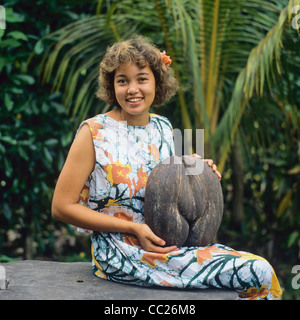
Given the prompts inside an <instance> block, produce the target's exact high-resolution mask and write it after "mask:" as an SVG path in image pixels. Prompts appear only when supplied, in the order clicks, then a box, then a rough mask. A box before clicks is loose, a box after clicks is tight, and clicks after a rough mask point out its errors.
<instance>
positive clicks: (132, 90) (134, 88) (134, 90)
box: [127, 82, 139, 94]
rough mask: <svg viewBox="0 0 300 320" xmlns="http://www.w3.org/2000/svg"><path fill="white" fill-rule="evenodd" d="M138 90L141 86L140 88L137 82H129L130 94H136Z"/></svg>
mask: <svg viewBox="0 0 300 320" xmlns="http://www.w3.org/2000/svg"><path fill="white" fill-rule="evenodd" d="M138 90H139V88H138V85H137V83H135V82H130V83H129V86H128V90H127V92H128V93H129V94H135V93H137V92H138Z"/></svg>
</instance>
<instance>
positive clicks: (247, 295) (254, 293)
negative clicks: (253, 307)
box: [239, 285, 269, 300]
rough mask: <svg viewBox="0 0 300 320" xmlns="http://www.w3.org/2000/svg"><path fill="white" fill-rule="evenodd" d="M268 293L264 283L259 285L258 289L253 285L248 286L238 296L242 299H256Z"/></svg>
mask: <svg viewBox="0 0 300 320" xmlns="http://www.w3.org/2000/svg"><path fill="white" fill-rule="evenodd" d="M268 293H269V290H268V289H267V286H266V285H263V286H261V287H260V288H259V289H256V288H255V287H251V288H249V289H248V290H247V291H246V292H242V293H241V294H240V295H239V296H240V298H242V299H248V300H257V299H258V298H265V297H266V296H267V295H268Z"/></svg>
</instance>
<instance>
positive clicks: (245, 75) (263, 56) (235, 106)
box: [215, 0, 300, 170]
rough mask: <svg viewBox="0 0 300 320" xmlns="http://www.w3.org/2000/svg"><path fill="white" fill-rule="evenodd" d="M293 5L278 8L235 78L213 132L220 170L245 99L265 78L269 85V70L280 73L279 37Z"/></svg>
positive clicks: (259, 91)
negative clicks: (276, 18) (263, 36)
mask: <svg viewBox="0 0 300 320" xmlns="http://www.w3.org/2000/svg"><path fill="white" fill-rule="evenodd" d="M296 4H300V1H299V0H290V1H289V5H288V6H286V7H285V8H284V9H283V10H282V11H281V13H280V15H279V18H278V21H277V23H276V25H275V26H274V27H273V28H272V29H271V30H270V31H269V32H268V33H267V35H266V37H265V38H264V39H262V40H261V41H260V42H259V44H258V45H257V46H256V47H255V48H253V49H252V51H251V53H250V55H249V58H248V61H247V64H246V66H245V67H244V68H243V69H242V71H241V72H240V73H239V75H238V77H237V80H236V82H235V86H234V90H233V94H232V98H231V101H230V103H229V106H228V109H227V110H226V112H225V114H224V116H223V118H222V120H221V122H220V124H219V126H218V128H217V131H216V135H215V143H216V144H217V145H218V146H222V148H221V151H220V162H219V164H218V168H219V169H220V170H223V169H224V166H225V161H226V159H227V156H228V153H229V150H230V146H231V143H232V142H233V141H234V137H235V134H236V132H237V129H238V127H239V124H240V121H241V118H242V115H243V113H244V110H245V108H246V106H247V103H248V101H249V100H250V99H251V97H252V96H253V95H254V94H255V93H256V94H258V95H259V94H262V92H263V88H264V84H265V80H266V79H267V82H268V84H269V85H270V82H269V73H270V70H272V72H277V73H278V74H280V51H281V38H282V34H283V32H284V31H285V29H286V28H287V27H288V26H290V24H291V19H292V16H293V15H292V13H291V8H292V7H293V6H295V5H296ZM273 60H275V66H276V71H275V70H273V69H274V68H273ZM270 89H271V88H270Z"/></svg>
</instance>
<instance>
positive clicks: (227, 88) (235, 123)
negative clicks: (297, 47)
mask: <svg viewBox="0 0 300 320" xmlns="http://www.w3.org/2000/svg"><path fill="white" fill-rule="evenodd" d="M298 4H300V1H299V0H290V1H287V0H273V1H261V0H260V1H258V0H247V1H246V0H242V1H232V0H230V1H229V0H222V1H221V0H216V1H210V0H199V1H197V2H195V1H190V0H183V1H178V0H165V1H162V0H155V1H153V2H147V3H144V2H141V1H134V0H125V1H122V2H119V1H108V2H106V6H105V4H104V2H103V1H99V2H98V7H97V13H96V14H95V15H93V16H88V17H85V18H83V19H79V20H78V21H76V22H73V23H72V24H70V25H67V26H65V27H63V28H61V29H59V30H58V31H56V32H54V33H52V34H51V35H50V38H51V37H52V39H54V40H55V41H54V42H52V44H51V45H50V46H49V47H48V50H47V53H46V55H45V60H44V63H43V64H42V65H41V70H42V75H43V78H42V79H43V81H44V82H47V81H50V78H51V75H53V74H54V76H55V77H54V79H52V81H53V90H60V89H61V87H62V85H63V83H64V88H65V96H64V103H65V105H66V106H67V107H68V108H69V110H70V109H72V113H73V115H79V118H80V119H83V118H84V117H85V116H86V115H87V114H88V112H89V111H90V109H91V108H93V111H94V110H95V106H98V107H97V108H96V110H102V111H104V110H106V109H107V108H109V106H105V105H103V104H102V105H101V102H98V101H97V100H96V99H95V95H94V93H95V90H96V86H97V75H98V64H99V61H100V59H101V56H102V55H103V54H104V52H105V50H106V47H107V45H108V44H111V43H112V42H114V41H115V40H119V39H120V38H126V37H128V36H130V35H132V34H133V33H141V34H143V35H145V36H148V37H150V38H153V40H154V41H155V43H157V44H158V46H165V47H166V49H167V50H168V52H169V54H171V56H172V59H173V69H174V72H175V73H176V75H177V78H178V79H179V82H180V84H181V90H180V92H179V95H178V104H179V106H180V110H181V116H182V124H183V127H184V128H195V127H197V128H199V127H203V128H204V129H205V133H206V134H205V137H206V138H205V139H206V141H209V145H211V147H210V148H209V147H208V144H207V146H206V147H207V150H208V148H209V152H208V154H211V155H214V156H215V157H216V156H218V159H219V160H218V163H219V168H220V170H221V171H222V170H223V169H224V166H225V162H226V159H227V157H228V153H229V151H230V146H231V145H232V143H233V142H234V141H235V139H234V138H235V135H236V132H237V130H238V128H239V124H240V121H241V119H242V116H243V113H244V110H245V109H246V106H247V105H248V104H249V101H250V99H251V97H252V96H253V95H254V94H262V93H263V89H264V84H265V83H266V82H267V83H268V85H269V87H271V86H272V80H275V81H276V78H278V75H280V50H281V38H282V34H283V33H284V32H285V31H286V30H287V29H291V21H292V19H293V17H294V15H295V13H296V12H293V8H294V7H295V6H296V5H298ZM101 10H102V11H101ZM296 34H297V33H296V31H295V33H294V34H291V36H295V35H296ZM45 41H46V40H45ZM274 60H275V65H276V68H274ZM271 77H272V78H271ZM64 80H65V82H64ZM73 101H75V103H74V104H73V103H72V102H73ZM188 105H189V107H188ZM217 150H220V152H217Z"/></svg>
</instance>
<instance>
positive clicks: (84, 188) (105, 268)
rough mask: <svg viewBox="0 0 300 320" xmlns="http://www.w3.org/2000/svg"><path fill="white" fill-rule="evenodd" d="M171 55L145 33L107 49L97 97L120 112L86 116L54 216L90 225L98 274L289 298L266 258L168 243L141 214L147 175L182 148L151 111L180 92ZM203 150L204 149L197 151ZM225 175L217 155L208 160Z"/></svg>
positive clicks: (60, 185)
mask: <svg viewBox="0 0 300 320" xmlns="http://www.w3.org/2000/svg"><path fill="white" fill-rule="evenodd" d="M170 63H171V60H170V59H169V57H168V56H166V55H165V52H163V53H161V52H160V51H159V50H158V49H157V48H156V47H155V46H154V45H152V44H151V43H150V42H148V41H147V40H146V39H144V38H143V37H141V36H136V37H134V38H132V39H130V40H127V41H121V42H118V43H116V44H114V45H113V46H112V47H110V48H108V50H107V52H106V55H105V56H104V58H103V60H102V62H101V64H100V76H99V90H98V92H97V96H98V97H99V98H101V99H103V100H104V101H105V102H107V103H108V104H110V105H113V106H116V109H114V110H112V111H110V112H107V113H106V114H100V115H97V116H95V117H93V118H91V119H88V120H86V121H84V122H83V123H82V124H81V125H80V127H79V130H78V133H77V136H76V138H75V139H74V142H73V144H72V146H71V149H70V151H69V154H68V157H67V160H66V163H65V165H64V167H63V169H62V172H61V174H60V176H59V179H58V182H57V185H56V189H55V192H54V197H53V203H52V214H53V217H54V218H56V219H59V220H61V221H64V222H66V223H70V224H73V225H75V226H77V227H79V228H82V229H86V230H92V236H91V239H92V256H93V272H94V274H95V275H96V276H98V277H100V278H104V279H108V280H112V281H117V282H123V283H131V284H135V285H142V286H152V285H159V286H173V287H179V288H208V287H216V288H229V289H234V290H236V291H237V292H238V293H239V296H240V298H242V299H273V298H274V297H279V296H280V295H281V289H280V285H279V283H278V280H277V277H276V275H275V273H274V270H273V268H272V267H271V266H270V264H269V263H268V262H267V261H266V260H265V259H263V258H261V257H259V256H255V255H252V254H250V253H246V252H239V251H235V250H233V249H231V248H229V247H226V246H224V245H221V244H217V243H214V244H211V245H209V246H207V247H182V248H177V247H175V246H171V247H164V245H165V242H164V240H163V239H161V238H159V237H157V236H156V235H155V234H154V233H153V232H152V230H151V229H150V228H149V227H148V226H147V225H146V224H145V222H144V217H143V205H144V202H143V201H144V194H145V186H146V181H147V177H148V176H149V174H150V172H151V170H152V169H153V168H154V167H155V165H156V164H158V163H159V162H160V161H162V160H163V159H165V158H167V157H169V156H171V155H173V154H174V144H173V137H172V126H171V124H170V122H169V121H168V120H167V119H166V118H165V117H162V116H158V115H156V114H149V108H150V106H158V105H161V104H163V103H164V102H165V101H167V100H168V99H170V98H171V97H172V96H173V95H174V94H175V93H176V91H177V89H178V85H177V81H176V79H175V78H174V77H173V76H172V75H171V72H170V71H171V70H170V67H169V65H170ZM195 156H196V155H195ZM206 162H207V163H208V164H209V165H210V166H211V167H212V170H213V171H214V172H215V173H216V174H217V175H218V177H219V179H221V175H220V173H219V172H218V171H217V168H216V166H215V165H214V164H213V161H212V160H206Z"/></svg>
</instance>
